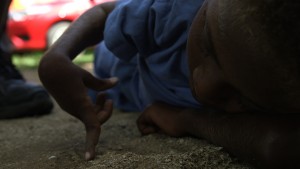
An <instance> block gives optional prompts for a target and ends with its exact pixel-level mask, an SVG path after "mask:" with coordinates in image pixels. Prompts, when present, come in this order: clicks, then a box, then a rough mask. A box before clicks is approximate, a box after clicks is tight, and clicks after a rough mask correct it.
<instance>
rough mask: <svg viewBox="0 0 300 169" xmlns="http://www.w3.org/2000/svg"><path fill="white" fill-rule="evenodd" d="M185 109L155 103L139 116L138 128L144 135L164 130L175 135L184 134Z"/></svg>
mask: <svg viewBox="0 0 300 169" xmlns="http://www.w3.org/2000/svg"><path fill="white" fill-rule="evenodd" d="M183 110H184V109H182V108H178V107H175V106H171V105H168V104H165V103H153V104H152V105H150V106H149V107H147V108H146V109H145V111H144V112H143V113H142V114H141V115H140V117H139V118H138V120H137V125H138V128H139V130H140V132H141V133H142V134H144V135H146V134H150V133H154V132H163V133H165V134H167V135H170V136H173V137H180V136H184V135H186V134H187V133H186V131H185V125H186V120H185V119H187V118H186V116H187V114H185V113H184V111H183Z"/></svg>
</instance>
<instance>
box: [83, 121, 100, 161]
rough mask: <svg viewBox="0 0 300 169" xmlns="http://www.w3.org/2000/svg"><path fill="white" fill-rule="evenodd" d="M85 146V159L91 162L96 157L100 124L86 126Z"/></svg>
mask: <svg viewBox="0 0 300 169" xmlns="http://www.w3.org/2000/svg"><path fill="white" fill-rule="evenodd" d="M85 128H86V146H85V159H86V160H93V159H94V158H95V156H96V146H97V144H98V141H99V136H100V132H101V127H100V123H98V124H93V125H90V124H86V125H85Z"/></svg>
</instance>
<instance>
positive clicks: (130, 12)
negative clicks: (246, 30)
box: [96, 0, 204, 110]
mask: <svg viewBox="0 0 300 169" xmlns="http://www.w3.org/2000/svg"><path fill="white" fill-rule="evenodd" d="M203 1H204V0H188V1H186V0H123V1H120V2H119V3H118V5H117V6H116V8H115V9H114V10H113V12H112V13H111V14H110V15H109V17H108V18H107V21H106V26H105V31H104V44H102V45H101V48H102V50H103V51H107V49H108V51H109V52H106V54H105V55H106V59H107V58H111V59H112V58H113V57H115V56H116V57H117V59H116V60H115V61H114V65H113V66H111V70H110V71H111V73H110V74H111V76H117V77H119V78H120V84H119V85H118V87H119V88H120V89H118V90H119V91H118V92H121V93H122V94H124V95H125V96H126V98H128V100H129V101H130V102H132V103H133V105H135V106H136V107H137V108H138V110H143V109H144V108H145V107H146V106H147V105H149V104H151V103H152V102H154V101H162V102H165V103H168V104H172V105H176V106H182V107H193V108H199V107H201V105H200V104H199V103H198V102H197V101H196V100H195V99H194V97H193V95H192V93H191V90H190V87H189V70H188V64H187V59H188V57H187V53H186V43H187V37H188V32H189V29H190V26H191V24H192V21H193V19H194V17H195V15H196V13H197V12H198V10H199V9H200V8H201V5H202V4H203ZM106 47H107V49H105V48H106ZM101 48H100V49H99V50H101ZM103 51H102V52H103ZM110 52H111V53H110ZM109 53H110V54H109ZM107 55H113V56H107ZM104 60H105V59H102V62H103V61H104ZM102 64H103V63H102ZM96 67H97V63H96ZM112 67H113V68H112ZM100 69H101V68H100ZM116 90H117V89H116ZM116 106H117V107H120V108H121V107H122V105H118V103H117V105H116Z"/></svg>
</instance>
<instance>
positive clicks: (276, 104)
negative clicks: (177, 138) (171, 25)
mask: <svg viewBox="0 0 300 169" xmlns="http://www.w3.org/2000/svg"><path fill="white" fill-rule="evenodd" d="M299 10H300V3H299V2H297V1H296V0H244V1H240V0H207V1H206V2H205V4H204V5H203V7H202V8H201V9H200V10H199V12H198V14H197V16H196V18H195V19H194V22H193V25H192V28H191V31H190V35H189V40H188V52H189V63H190V72H191V85H192V89H193V91H194V94H195V97H196V98H197V99H199V100H200V101H201V102H204V103H207V104H210V105H212V106H215V107H218V108H221V109H224V110H227V111H229V112H239V111H245V110H246V111H247V110H248V111H251V110H257V111H275V112H276V111H277V112H297V111H299V110H300V104H298V103H300V75H299V73H300V56H299V55H300V33H299V30H300V22H299V18H300V13H299V12H298V11H299Z"/></svg>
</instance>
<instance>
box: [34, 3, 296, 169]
mask: <svg viewBox="0 0 300 169" xmlns="http://www.w3.org/2000/svg"><path fill="white" fill-rule="evenodd" d="M299 9H300V4H299V3H298V2H294V1H293V0H288V1H287V0H273V1H269V0H268V1H267V0H245V1H239V0H206V1H204V2H203V1H197V2H196V1H181V0H149V1H141V0H124V1H121V2H119V3H116V2H111V3H107V4H102V5H99V6H96V7H94V8H92V9H91V10H89V11H88V12H86V13H85V14H84V15H82V16H81V17H80V18H79V19H78V20H77V21H76V22H75V23H74V24H73V25H72V26H71V27H70V28H69V29H68V30H67V31H66V32H65V33H64V35H63V36H62V37H61V38H60V39H59V40H58V41H57V43H56V44H55V45H54V46H53V47H52V48H51V49H50V50H49V51H48V52H47V53H46V54H45V56H44V58H43V60H42V61H41V64H40V67H39V75H40V78H41V80H42V82H43V83H44V85H45V87H46V88H47V89H48V90H49V92H50V93H51V94H52V95H53V96H54V98H55V99H56V100H57V102H58V103H59V105H60V106H61V107H62V108H63V109H64V110H65V111H67V112H68V113H70V114H72V115H73V116H75V117H77V118H79V119H80V120H81V121H82V122H83V123H84V124H85V126H86V131H87V138H86V140H87V143H86V159H87V160H90V159H93V158H94V156H95V146H96V144H97V142H98V138H99V135H100V126H101V124H103V123H104V122H105V121H106V120H107V119H108V118H109V116H110V115H111V112H112V101H110V100H106V99H105V96H104V95H103V94H100V95H98V98H97V101H96V104H93V103H92V101H91V99H90V98H89V97H88V96H87V94H86V91H87V89H88V88H91V89H94V90H106V89H109V88H112V87H113V86H114V85H116V83H117V79H116V78H109V79H96V78H95V77H93V76H92V75H91V74H89V73H88V72H86V71H85V70H83V69H81V68H79V67H77V66H75V65H74V64H73V63H72V62H71V60H72V59H73V58H74V57H75V56H76V55H77V54H78V53H80V51H82V50H83V49H84V48H85V47H87V46H89V45H94V44H96V43H98V42H100V41H101V40H103V39H104V43H101V44H100V46H99V47H98V48H97V52H96V59H95V72H96V74H97V75H98V76H100V77H101V78H108V77H113V76H117V77H118V78H119V84H118V85H117V86H116V88H112V89H110V90H109V92H108V93H109V94H110V97H111V98H112V99H113V101H114V102H116V107H117V108H120V109H125V110H140V111H142V112H143V113H142V114H141V115H140V117H139V119H138V121H137V124H138V128H139V130H140V131H141V133H142V134H149V133H153V132H156V131H158V130H160V131H162V132H164V133H166V134H168V135H171V136H176V137H180V136H185V135H192V136H196V137H199V138H204V139H207V140H209V141H211V142H212V143H214V144H217V145H220V146H223V147H224V148H225V149H226V150H228V151H229V152H230V153H232V154H233V155H236V156H237V157H239V158H241V159H245V160H248V161H250V162H252V163H253V164H255V165H257V166H260V167H264V168H300V165H299V163H298V160H299V158H300V146H299V143H300V134H299V127H300V125H299V123H298V122H299V118H300V115H299V111H300V104H299V103H300V90H299V89H300V87H299V86H300V84H299V83H300V79H299V77H300V76H299V67H300V66H299V64H300V62H299V59H298V55H299V53H300V52H299V50H300V49H299V48H300V45H299V40H300V35H299V33H298V32H299V31H298V30H299V28H300V25H299V22H298V18H299V15H300V14H299V12H297V11H298V10H299ZM54 65H55V66H54ZM189 88H191V90H192V93H193V96H194V97H192V95H191V92H190V91H189ZM194 98H195V99H196V100H197V101H198V102H199V103H198V102H196V101H195V100H194Z"/></svg>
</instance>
